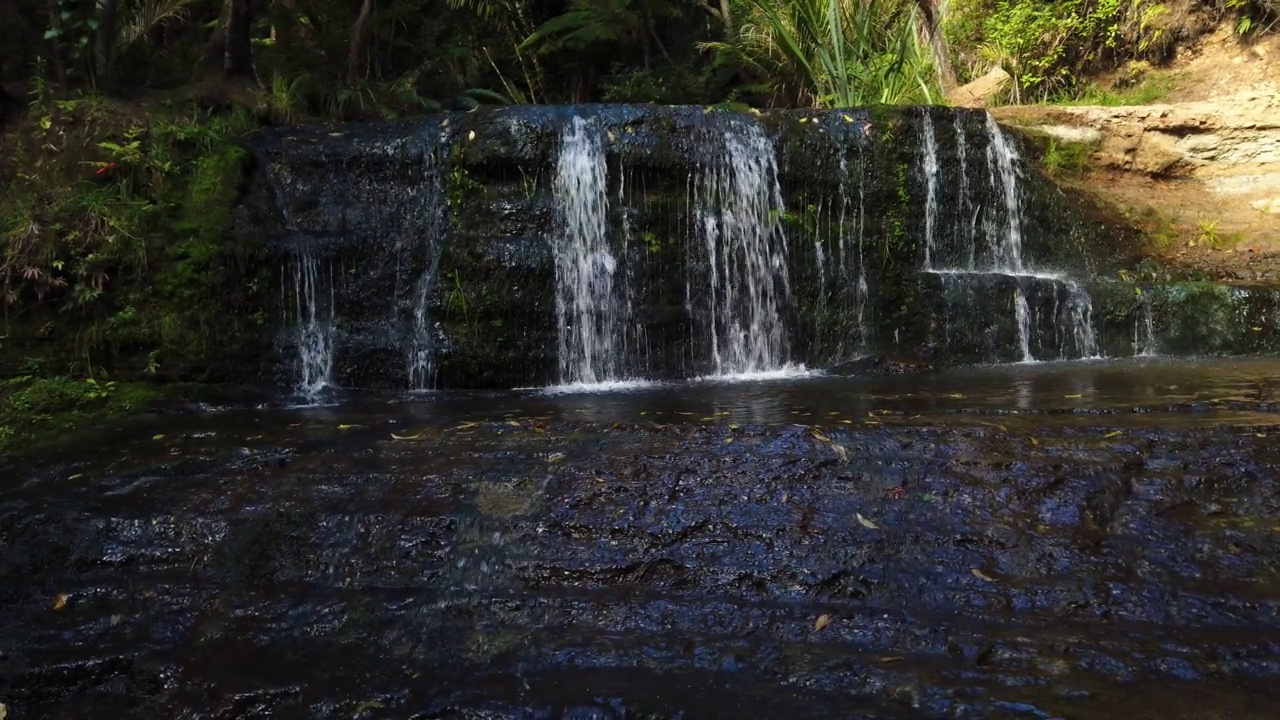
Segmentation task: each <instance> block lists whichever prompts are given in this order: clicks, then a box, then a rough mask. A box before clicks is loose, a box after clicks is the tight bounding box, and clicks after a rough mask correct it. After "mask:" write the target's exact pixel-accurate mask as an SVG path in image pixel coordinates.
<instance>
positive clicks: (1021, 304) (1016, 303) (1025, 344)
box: [1013, 286, 1036, 362]
mask: <svg viewBox="0 0 1280 720" xmlns="http://www.w3.org/2000/svg"><path fill="white" fill-rule="evenodd" d="M1013 312H1014V316H1015V319H1016V320H1017V323H1018V350H1019V351H1020V352H1021V353H1022V362H1035V361H1036V359H1035V357H1034V356H1033V355H1032V354H1031V308H1030V307H1028V306H1027V296H1026V294H1025V293H1023V292H1022V287H1021V286H1017V287H1015V288H1014V291H1013Z"/></svg>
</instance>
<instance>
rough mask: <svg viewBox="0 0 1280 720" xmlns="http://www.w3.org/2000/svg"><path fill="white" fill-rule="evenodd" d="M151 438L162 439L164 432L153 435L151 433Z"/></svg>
mask: <svg viewBox="0 0 1280 720" xmlns="http://www.w3.org/2000/svg"><path fill="white" fill-rule="evenodd" d="M151 439H152V440H163V439H164V433H156V434H155V435H152V436H151Z"/></svg>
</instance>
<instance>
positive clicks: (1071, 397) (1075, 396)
mask: <svg viewBox="0 0 1280 720" xmlns="http://www.w3.org/2000/svg"><path fill="white" fill-rule="evenodd" d="M1062 397H1064V398H1069V399H1071V400H1074V399H1076V398H1082V397H1084V395H1081V394H1080V393H1076V394H1074V395H1063V396H1062Z"/></svg>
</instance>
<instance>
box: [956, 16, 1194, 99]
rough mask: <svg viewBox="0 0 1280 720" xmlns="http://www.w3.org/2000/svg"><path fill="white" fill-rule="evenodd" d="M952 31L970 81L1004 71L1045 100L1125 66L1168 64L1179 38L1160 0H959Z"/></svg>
mask: <svg viewBox="0 0 1280 720" xmlns="http://www.w3.org/2000/svg"><path fill="white" fill-rule="evenodd" d="M945 31H946V34H947V36H948V39H949V41H950V43H951V45H952V47H955V48H959V49H960V50H961V52H960V60H961V62H962V64H963V65H964V66H965V67H964V68H963V69H964V70H965V74H966V75H968V76H971V77H972V76H976V75H978V74H981V73H982V72H985V71H986V70H987V69H988V68H989V67H990V66H992V65H999V66H1002V67H1004V68H1005V70H1007V71H1009V73H1010V74H1012V75H1013V76H1014V78H1015V79H1016V81H1017V85H1018V88H1019V89H1020V91H1022V92H1030V93H1032V94H1033V95H1037V96H1040V97H1049V96H1052V95H1055V94H1058V93H1061V92H1063V91H1065V90H1068V89H1070V88H1072V87H1074V86H1075V85H1076V84H1077V83H1078V82H1079V80H1080V78H1081V77H1083V76H1085V75H1086V74H1088V73H1090V72H1093V71H1096V70H1100V69H1103V68H1106V67H1110V66H1112V65H1114V64H1115V63H1116V62H1118V61H1120V60H1124V59H1130V58H1152V59H1158V58H1162V57H1164V56H1165V54H1167V53H1168V51H1169V50H1170V49H1171V48H1172V44H1173V42H1174V41H1175V40H1176V39H1177V27H1176V25H1175V18H1174V16H1173V14H1172V13H1171V12H1170V11H1169V8H1168V6H1166V5H1165V4H1164V3H1163V2H1159V1H1157V0H955V2H953V3H952V6H951V13H950V15H949V16H948V19H947V21H946V23H945ZM1018 99H1019V100H1021V98H1020V97H1019V98H1018Z"/></svg>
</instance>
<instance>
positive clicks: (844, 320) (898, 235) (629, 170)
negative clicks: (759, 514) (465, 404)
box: [243, 106, 1124, 387]
mask: <svg viewBox="0 0 1280 720" xmlns="http://www.w3.org/2000/svg"><path fill="white" fill-rule="evenodd" d="M926 113H927V115H928V117H929V119H930V122H931V124H932V128H933V132H934V135H935V145H936V155H937V164H938V167H939V174H938V176H937V187H938V188H940V189H939V190H936V192H937V193H938V195H939V197H938V198H936V200H937V203H936V204H937V210H936V213H935V216H934V224H935V227H933V228H932V229H931V232H932V233H934V235H935V236H936V238H937V247H936V248H935V249H934V252H935V253H936V255H935V260H936V259H937V258H939V257H943V258H951V259H954V258H959V257H962V256H963V255H965V254H966V253H968V254H971V255H975V254H976V255H977V256H978V257H979V258H981V257H983V253H986V252H987V251H988V250H987V248H986V247H985V246H984V245H983V244H982V243H984V242H985V240H984V239H983V238H985V237H986V236H985V235H983V232H984V230H983V228H984V227H987V226H989V225H990V226H995V225H1003V224H1004V223H1005V220H1006V218H1005V217H1004V216H1003V215H1001V213H1004V212H1006V211H1005V210H1004V209H1003V207H1004V206H1003V205H1002V203H1003V196H999V197H997V195H996V194H995V189H996V188H995V187H994V183H995V181H994V180H992V179H991V177H992V175H991V174H992V173H993V172H994V170H993V169H992V167H991V166H990V165H989V162H988V159H987V158H988V143H989V142H990V136H989V131H988V129H987V126H986V116H985V114H983V113H981V112H974V111H966V110H949V109H942V108H894V109H875V110H870V111H868V110H858V111H836V112H770V113H761V114H754V113H735V112H728V111H720V110H710V109H706V108H701V107H633V106H572V107H513V108H502V109H498V110H489V111H481V112H476V113H452V114H444V115H439V116H435V117H432V118H428V119H426V120H422V121H416V122H412V123H385V124H372V125H359V126H335V127H320V128H293V129H286V130H280V131H273V132H271V133H269V134H267V135H265V136H264V137H262V138H261V139H260V141H258V142H257V143H256V145H255V151H256V153H257V155H258V157H259V160H260V173H259V177H258V178H257V179H256V181H255V188H256V192H255V193H253V194H252V195H251V197H250V198H249V200H248V201H247V202H246V204H245V206H244V208H243V211H244V212H245V214H246V217H251V218H252V219H253V221H252V222H251V223H250V225H251V226H253V227H255V228H257V229H258V230H257V231H258V232H260V233H261V234H262V235H264V236H265V237H266V238H267V240H268V241H269V242H271V243H273V244H274V245H275V246H276V247H277V248H278V250H279V252H280V254H281V256H282V258H283V259H282V265H284V266H285V270H284V272H283V274H282V280H283V284H284V286H285V287H284V292H283V293H282V308H281V313H280V314H281V318H282V330H281V333H280V336H279V346H280V349H281V351H282V353H283V355H282V356H283V358H284V360H285V362H284V363H283V366H284V369H283V370H282V372H283V373H284V374H283V376H282V379H288V378H289V377H290V375H291V374H293V373H294V372H295V371H294V370H292V369H291V364H292V359H293V355H294V353H295V352H296V351H295V348H294V347H293V345H294V344H295V332H294V330H293V328H292V325H294V324H295V322H296V319H297V318H296V316H297V308H296V302H295V299H294V298H293V296H292V294H293V293H294V288H293V287H290V285H291V283H292V280H293V279H292V278H291V273H292V271H291V270H290V269H289V261H288V258H289V257H296V256H300V255H306V256H308V257H312V258H315V259H316V261H317V262H318V263H319V264H320V266H321V267H322V268H323V271H322V272H321V273H320V275H322V276H323V277H324V278H325V286H324V288H323V291H324V292H327V293H331V295H332V315H333V318H332V320H333V323H334V325H335V326H336V328H335V330H334V336H335V341H334V345H335V348H336V349H335V359H334V366H335V370H334V377H335V381H336V382H337V383H338V384H340V385H344V386H351V387H360V386H386V387H404V384H405V374H406V370H405V359H404V358H405V354H406V351H405V348H406V346H407V345H408V344H409V338H410V337H411V336H412V335H413V334H414V332H415V323H417V322H418V319H417V318H416V316H415V312H416V310H417V308H416V305H415V303H416V299H415V298H416V294H417V293H418V291H419V290H420V289H421V286H419V281H420V279H421V278H423V277H424V275H425V276H427V277H428V281H427V283H426V289H427V302H426V304H425V309H426V313H425V314H426V316H427V318H428V321H427V323H426V326H427V327H428V329H429V334H430V337H431V345H432V348H433V355H434V372H435V384H436V385H437V386H439V387H512V386H530V385H545V384H549V383H554V382H556V381H557V380H558V368H557V332H558V320H557V313H556V289H555V288H556V273H555V264H554V261H553V247H554V245H555V235H556V232H557V230H556V227H555V220H554V214H555V213H554V205H555V197H554V196H553V192H552V180H553V176H554V174H555V164H556V157H557V154H558V153H559V151H560V138H561V132H562V129H563V127H564V126H565V123H567V122H570V121H571V120H572V118H574V117H584V118H587V119H588V120H589V122H590V123H592V126H593V127H595V128H596V129H597V130H598V131H599V132H600V133H602V134H603V136H604V137H605V138H607V140H606V141H605V153H606V162H607V169H608V170H607V171H608V197H609V199H610V204H609V208H608V226H609V235H610V242H611V243H613V245H614V253H615V255H617V257H618V259H619V263H620V264H621V265H623V266H625V268H626V270H625V273H626V275H625V277H626V283H627V287H628V292H629V293H631V295H630V297H631V298H632V315H631V322H630V323H629V324H628V327H627V329H626V343H627V349H626V356H627V357H626V358H625V361H624V366H625V369H626V373H627V374H628V375H629V376H638V377H648V378H677V377H688V376H691V375H699V374H705V373H706V372H709V368H710V364H709V363H710V355H711V349H710V345H709V342H710V341H709V339H708V338H709V331H708V327H709V319H708V318H707V317H705V315H704V313H703V312H702V311H701V310H700V309H699V308H700V303H701V302H702V300H703V296H702V293H705V292H706V287H707V283H708V277H709V275H710V273H711V270H712V268H711V266H710V258H709V257H708V255H707V250H706V247H707V242H706V240H705V237H704V236H703V234H702V230H701V229H700V220H699V216H698V212H699V211H698V203H699V202H701V197H700V195H699V193H700V192H701V191H700V189H699V188H700V187H701V186H700V185H699V183H700V182H701V180H700V178H702V177H704V176H705V174H706V173H707V172H708V171H709V168H710V167H711V166H712V165H713V164H714V163H716V162H723V161H724V158H723V157H721V156H719V155H717V152H719V151H717V150H716V148H718V147H721V146H723V144H724V138H725V137H726V135H729V134H732V133H735V132H741V130H742V128H744V127H747V126H749V125H754V126H759V127H760V128H762V129H763V130H764V132H765V134H766V135H767V137H768V139H769V142H770V143H771V145H772V148H773V152H774V153H775V156H776V162H777V182H778V185H779V187H780V188H781V192H782V198H783V209H782V211H781V215H782V217H781V218H779V220H780V230H781V232H782V233H783V234H784V235H785V237H786V258H787V261H786V265H787V267H786V273H785V281H786V283H787V284H788V287H787V288H786V290H787V292H786V293H785V296H786V302H785V303H784V307H783V308H782V309H781V311H780V312H781V314H782V320H783V324H784V325H785V327H786V334H787V338H786V345H787V347H788V348H789V358H788V359H789V360H790V361H792V362H796V363H804V364H806V365H808V366H810V367H830V366H832V365H836V364H839V363H841V362H845V361H848V360H850V359H852V358H855V357H858V356H861V355H865V354H868V353H888V354H899V355H900V354H909V353H910V349H911V348H915V347H917V346H920V345H922V344H923V343H927V342H934V343H937V344H938V345H939V347H941V348H942V355H943V356H944V357H943V358H940V360H941V359H946V360H949V361H970V360H973V359H979V360H993V359H1000V358H1002V357H1003V356H1004V355H1007V354H1009V352H1010V350H1009V348H1010V347H1013V348H1015V349H1016V347H1017V343H1016V342H1015V343H1013V345H1012V346H1011V345H1010V344H1009V343H1008V342H1007V338H995V336H998V335H1001V334H1002V333H1003V331H1002V330H1000V329H999V328H996V329H995V330H992V328H991V327H990V325H991V324H992V323H995V324H997V325H998V324H1000V323H1001V322H1004V323H1005V324H1007V321H1004V320H1000V321H997V320H996V319H995V316H994V315H992V316H990V317H984V316H983V315H985V313H981V312H980V313H969V317H968V318H966V322H965V323H961V324H967V326H966V327H952V328H950V330H948V332H951V333H952V335H953V336H954V335H956V334H959V335H964V336H965V337H964V339H963V341H959V340H953V341H952V342H944V338H942V337H941V333H942V327H941V326H942V324H943V322H942V318H941V317H940V316H938V315H937V314H936V313H937V312H938V309H937V308H935V305H936V303H935V302H934V301H936V300H939V299H945V298H944V296H945V293H939V292H938V287H937V282H938V281H937V279H936V276H934V277H933V278H932V279H931V278H930V277H927V276H922V274H921V272H920V271H921V269H922V267H923V253H924V237H925V233H926V227H925V215H926V212H925V209H926V208H925V205H926V194H927V178H926V177H925V174H924V172H923V169H922V167H923V165H922V162H923V160H922V155H921V153H922V145H921V141H920V131H921V130H920V129H921V127H922V125H923V121H924V119H925V117H926ZM1020 177H1021V179H1020V186H1019V187H1020V190H1019V193H1020V195H1019V199H1020V203H1021V206H1022V207H1021V210H1022V213H1023V217H1024V224H1025V227H1024V228H1023V236H1024V247H1023V253H1024V255H1025V257H1026V261H1027V264H1028V266H1032V267H1053V268H1055V269H1058V270H1063V271H1071V272H1077V273H1082V274H1083V273H1087V272H1091V271H1094V270H1097V269H1099V268H1100V267H1106V266H1109V265H1110V264H1111V263H1112V262H1114V261H1116V260H1117V259H1118V258H1114V257H1111V256H1109V255H1107V254H1104V253H1100V252H1099V248H1103V247H1109V248H1116V247H1120V248H1123V247H1124V243H1123V242H1120V241H1117V236H1116V233H1115V232H1113V231H1112V230H1111V229H1108V228H1104V227H1102V226H1101V225H1099V224H1097V223H1095V222H1093V221H1091V220H1087V219H1085V218H1086V217H1087V216H1086V215H1085V214H1083V213H1081V212H1080V208H1079V207H1077V206H1075V205H1074V204H1073V203H1074V201H1073V200H1072V199H1071V198H1069V197H1067V196H1065V195H1064V194H1063V193H1062V192H1061V191H1059V190H1058V189H1057V188H1056V187H1054V186H1053V185H1051V184H1049V183H1048V182H1047V181H1045V180H1043V179H1042V178H1040V177H1039V175H1038V173H1037V172H1035V171H1034V170H1033V169H1031V168H1030V167H1027V166H1025V164H1024V165H1023V166H1021V167H1020ZM961 186H963V188H965V192H964V193H961V191H960V190H959V189H958V188H961ZM984 292H986V290H985V289H983V290H979V291H978V293H979V294H982V293H984ZM1046 292H1047V291H1046ZM1049 294H1052V293H1049ZM1046 302H1048V300H1047V295H1046ZM326 309H327V306H326ZM1001 312H1003V313H1004V315H1008V313H1007V312H1004V309H1001ZM1043 312H1044V313H1050V312H1051V311H1050V310H1044V311H1043ZM1009 317H1011V316H1009ZM969 321H972V322H969ZM953 325H954V323H953ZM419 331H420V329H419ZM993 333H994V334H993ZM1004 334H1006V335H1007V333H1004Z"/></svg>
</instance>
